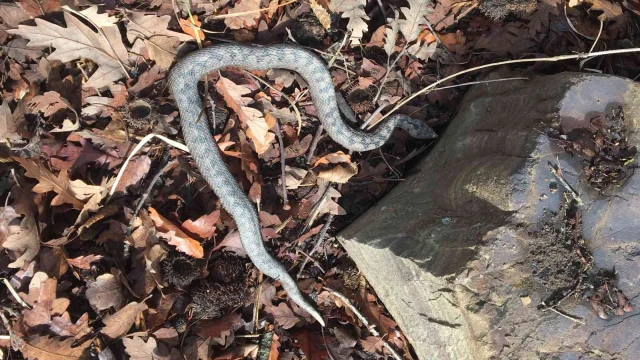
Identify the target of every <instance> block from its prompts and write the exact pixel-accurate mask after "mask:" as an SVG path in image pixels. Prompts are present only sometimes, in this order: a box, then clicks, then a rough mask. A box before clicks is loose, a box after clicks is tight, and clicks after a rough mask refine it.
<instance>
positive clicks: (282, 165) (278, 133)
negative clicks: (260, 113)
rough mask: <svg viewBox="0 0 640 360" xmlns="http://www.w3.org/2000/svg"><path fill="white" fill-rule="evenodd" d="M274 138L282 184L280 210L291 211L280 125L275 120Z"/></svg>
mask: <svg viewBox="0 0 640 360" xmlns="http://www.w3.org/2000/svg"><path fill="white" fill-rule="evenodd" d="M275 127H276V136H277V137H278V144H279V145H280V169H281V183H282V203H283V205H282V208H283V209H285V210H289V209H291V206H289V200H288V199H287V181H286V177H287V172H286V171H285V166H287V165H286V163H285V160H286V154H285V151H284V142H283V141H282V132H281V131H280V124H279V121H278V119H276V124H275Z"/></svg>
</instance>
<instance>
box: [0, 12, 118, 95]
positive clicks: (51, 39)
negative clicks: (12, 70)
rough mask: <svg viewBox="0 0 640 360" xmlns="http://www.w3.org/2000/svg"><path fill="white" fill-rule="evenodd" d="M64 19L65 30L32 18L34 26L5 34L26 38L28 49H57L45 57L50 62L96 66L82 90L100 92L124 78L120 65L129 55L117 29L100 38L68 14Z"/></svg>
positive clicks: (104, 30) (22, 26)
mask: <svg viewBox="0 0 640 360" xmlns="http://www.w3.org/2000/svg"><path fill="white" fill-rule="evenodd" d="M64 19H65V22H66V27H61V26H58V25H55V24H52V23H50V22H48V21H45V20H42V19H35V22H36V26H26V25H20V26H18V29H13V30H8V32H10V33H12V34H15V35H20V36H22V37H24V38H26V39H29V40H30V41H29V44H28V46H29V47H34V48H45V47H54V48H55V49H56V50H55V51H54V52H53V53H51V55H49V56H48V57H47V59H48V60H49V61H53V60H59V61H61V62H63V63H66V62H69V61H73V60H78V59H81V58H87V59H90V60H91V61H93V62H94V63H96V64H98V65H99V68H98V70H96V71H95V72H94V73H93V74H92V75H91V77H90V78H89V81H87V82H86V83H85V84H84V85H83V87H94V88H97V89H102V88H105V87H107V86H108V85H109V84H111V83H112V82H114V81H116V80H119V79H121V78H123V77H125V76H127V73H126V72H125V70H124V68H123V66H122V63H126V61H127V58H128V53H127V49H126V48H125V46H124V44H123V43H122V39H121V37H120V31H119V30H118V27H117V26H111V27H105V28H103V29H102V32H103V33H104V37H103V36H102V35H100V34H98V33H97V32H95V31H93V30H92V29H91V28H89V27H88V26H87V25H85V24H83V23H82V21H80V20H79V19H78V18H76V17H74V16H72V15H71V14H69V13H66V12H65V13H64ZM121 62H122V63H121Z"/></svg>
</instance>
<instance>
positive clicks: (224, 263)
mask: <svg viewBox="0 0 640 360" xmlns="http://www.w3.org/2000/svg"><path fill="white" fill-rule="evenodd" d="M210 268H211V276H212V277H213V279H214V280H215V281H217V282H223V283H228V282H232V281H241V280H244V277H245V276H246V273H247V267H246V265H245V262H244V260H242V259H241V258H239V257H237V256H225V257H220V258H217V259H215V260H213V262H212V263H211V267H210Z"/></svg>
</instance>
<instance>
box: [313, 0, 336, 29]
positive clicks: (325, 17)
mask: <svg viewBox="0 0 640 360" xmlns="http://www.w3.org/2000/svg"><path fill="white" fill-rule="evenodd" d="M309 6H310V7H311V10H312V11H313V13H314V14H315V15H316V17H317V18H318V21H319V22H320V25H322V27H324V28H325V30H329V29H331V15H329V13H328V12H327V10H326V9H325V8H323V7H322V6H321V5H320V4H318V3H317V2H316V0H309Z"/></svg>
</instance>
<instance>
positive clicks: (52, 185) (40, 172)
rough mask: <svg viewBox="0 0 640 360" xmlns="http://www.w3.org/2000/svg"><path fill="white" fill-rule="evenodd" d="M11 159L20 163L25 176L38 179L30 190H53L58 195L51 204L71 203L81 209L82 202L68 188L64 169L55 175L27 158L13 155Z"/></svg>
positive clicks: (43, 191) (36, 191)
mask: <svg viewBox="0 0 640 360" xmlns="http://www.w3.org/2000/svg"><path fill="white" fill-rule="evenodd" d="M13 159H14V160H15V161H17V162H19V163H20V165H22V167H23V168H25V170H27V172H26V174H25V175H26V176H28V177H30V178H33V179H36V180H38V184H37V185H36V186H34V187H33V189H32V191H33V192H35V193H38V194H42V193H46V192H49V191H55V192H56V193H57V194H58V196H56V197H55V198H53V200H52V201H51V204H52V205H54V206H55V205H61V204H71V205H73V207H74V208H76V209H78V210H80V209H82V207H83V205H84V203H83V202H82V201H80V200H78V199H76V197H75V195H74V193H73V191H72V190H71V189H70V188H69V177H68V174H67V172H66V171H65V170H63V171H60V174H58V176H57V177H56V176H55V175H53V173H51V171H49V170H47V169H46V168H45V167H44V166H42V165H39V164H36V163H34V162H33V161H31V160H29V159H22V158H18V157H13Z"/></svg>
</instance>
